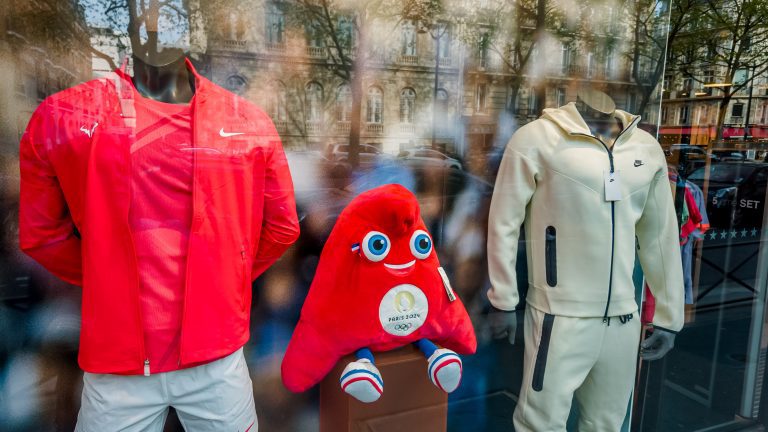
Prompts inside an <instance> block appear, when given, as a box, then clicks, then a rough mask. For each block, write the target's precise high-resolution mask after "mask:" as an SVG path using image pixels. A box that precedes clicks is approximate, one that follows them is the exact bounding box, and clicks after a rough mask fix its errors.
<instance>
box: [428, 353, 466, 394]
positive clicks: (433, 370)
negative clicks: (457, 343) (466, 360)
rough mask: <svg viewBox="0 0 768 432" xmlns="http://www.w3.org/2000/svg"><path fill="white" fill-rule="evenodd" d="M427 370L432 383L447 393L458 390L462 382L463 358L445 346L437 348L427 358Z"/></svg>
mask: <svg viewBox="0 0 768 432" xmlns="http://www.w3.org/2000/svg"><path fill="white" fill-rule="evenodd" d="M427 361H429V366H428V367H427V371H428V373H429V379H430V381H432V384H434V385H436V386H437V388H439V389H440V390H443V391H444V392H446V393H451V392H452V391H454V390H456V389H457V388H458V387H459V384H460V383H461V358H459V356H458V355H457V354H456V353H455V352H453V351H451V350H449V349H445V348H440V349H438V350H435V352H434V353H432V355H431V356H430V357H429V359H427Z"/></svg>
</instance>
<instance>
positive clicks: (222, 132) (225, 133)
mask: <svg viewBox="0 0 768 432" xmlns="http://www.w3.org/2000/svg"><path fill="white" fill-rule="evenodd" d="M244 134H245V132H224V128H221V129H219V136H222V137H224V138H227V137H231V136H235V135H244Z"/></svg>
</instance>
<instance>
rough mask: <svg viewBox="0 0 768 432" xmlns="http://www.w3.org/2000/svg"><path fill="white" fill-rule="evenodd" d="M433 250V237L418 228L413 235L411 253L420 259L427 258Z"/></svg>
mask: <svg viewBox="0 0 768 432" xmlns="http://www.w3.org/2000/svg"><path fill="white" fill-rule="evenodd" d="M430 252H432V239H431V238H430V237H429V234H427V232H426V231H424V230H417V231H416V232H414V233H413V235H412V236H411V253H412V254H413V256H415V257H416V258H418V259H426V258H427V257H428V256H429V253H430Z"/></svg>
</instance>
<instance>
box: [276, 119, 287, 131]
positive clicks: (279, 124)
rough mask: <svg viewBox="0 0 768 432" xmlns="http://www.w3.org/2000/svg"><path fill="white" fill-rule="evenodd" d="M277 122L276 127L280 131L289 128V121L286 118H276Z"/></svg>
mask: <svg viewBox="0 0 768 432" xmlns="http://www.w3.org/2000/svg"><path fill="white" fill-rule="evenodd" d="M274 123H275V129H277V131H278V132H279V133H285V132H286V131H287V130H288V122H287V121H285V120H274Z"/></svg>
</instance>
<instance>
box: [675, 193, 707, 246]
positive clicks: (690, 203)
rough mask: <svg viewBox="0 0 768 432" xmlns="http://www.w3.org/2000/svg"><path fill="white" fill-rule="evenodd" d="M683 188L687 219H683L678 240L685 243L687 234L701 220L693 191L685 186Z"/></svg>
mask: <svg viewBox="0 0 768 432" xmlns="http://www.w3.org/2000/svg"><path fill="white" fill-rule="evenodd" d="M684 190H685V205H686V206H687V207H688V220H687V221H685V223H684V224H683V226H681V227H680V241H681V243H685V242H686V241H688V236H689V235H691V233H692V232H694V231H695V230H696V228H697V227H698V226H699V224H700V223H701V221H702V220H703V219H702V217H701V212H700V211H699V207H698V206H697V205H696V200H695V199H694V198H693V193H691V190H690V189H688V188H687V187H686V188H685V189H684Z"/></svg>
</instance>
